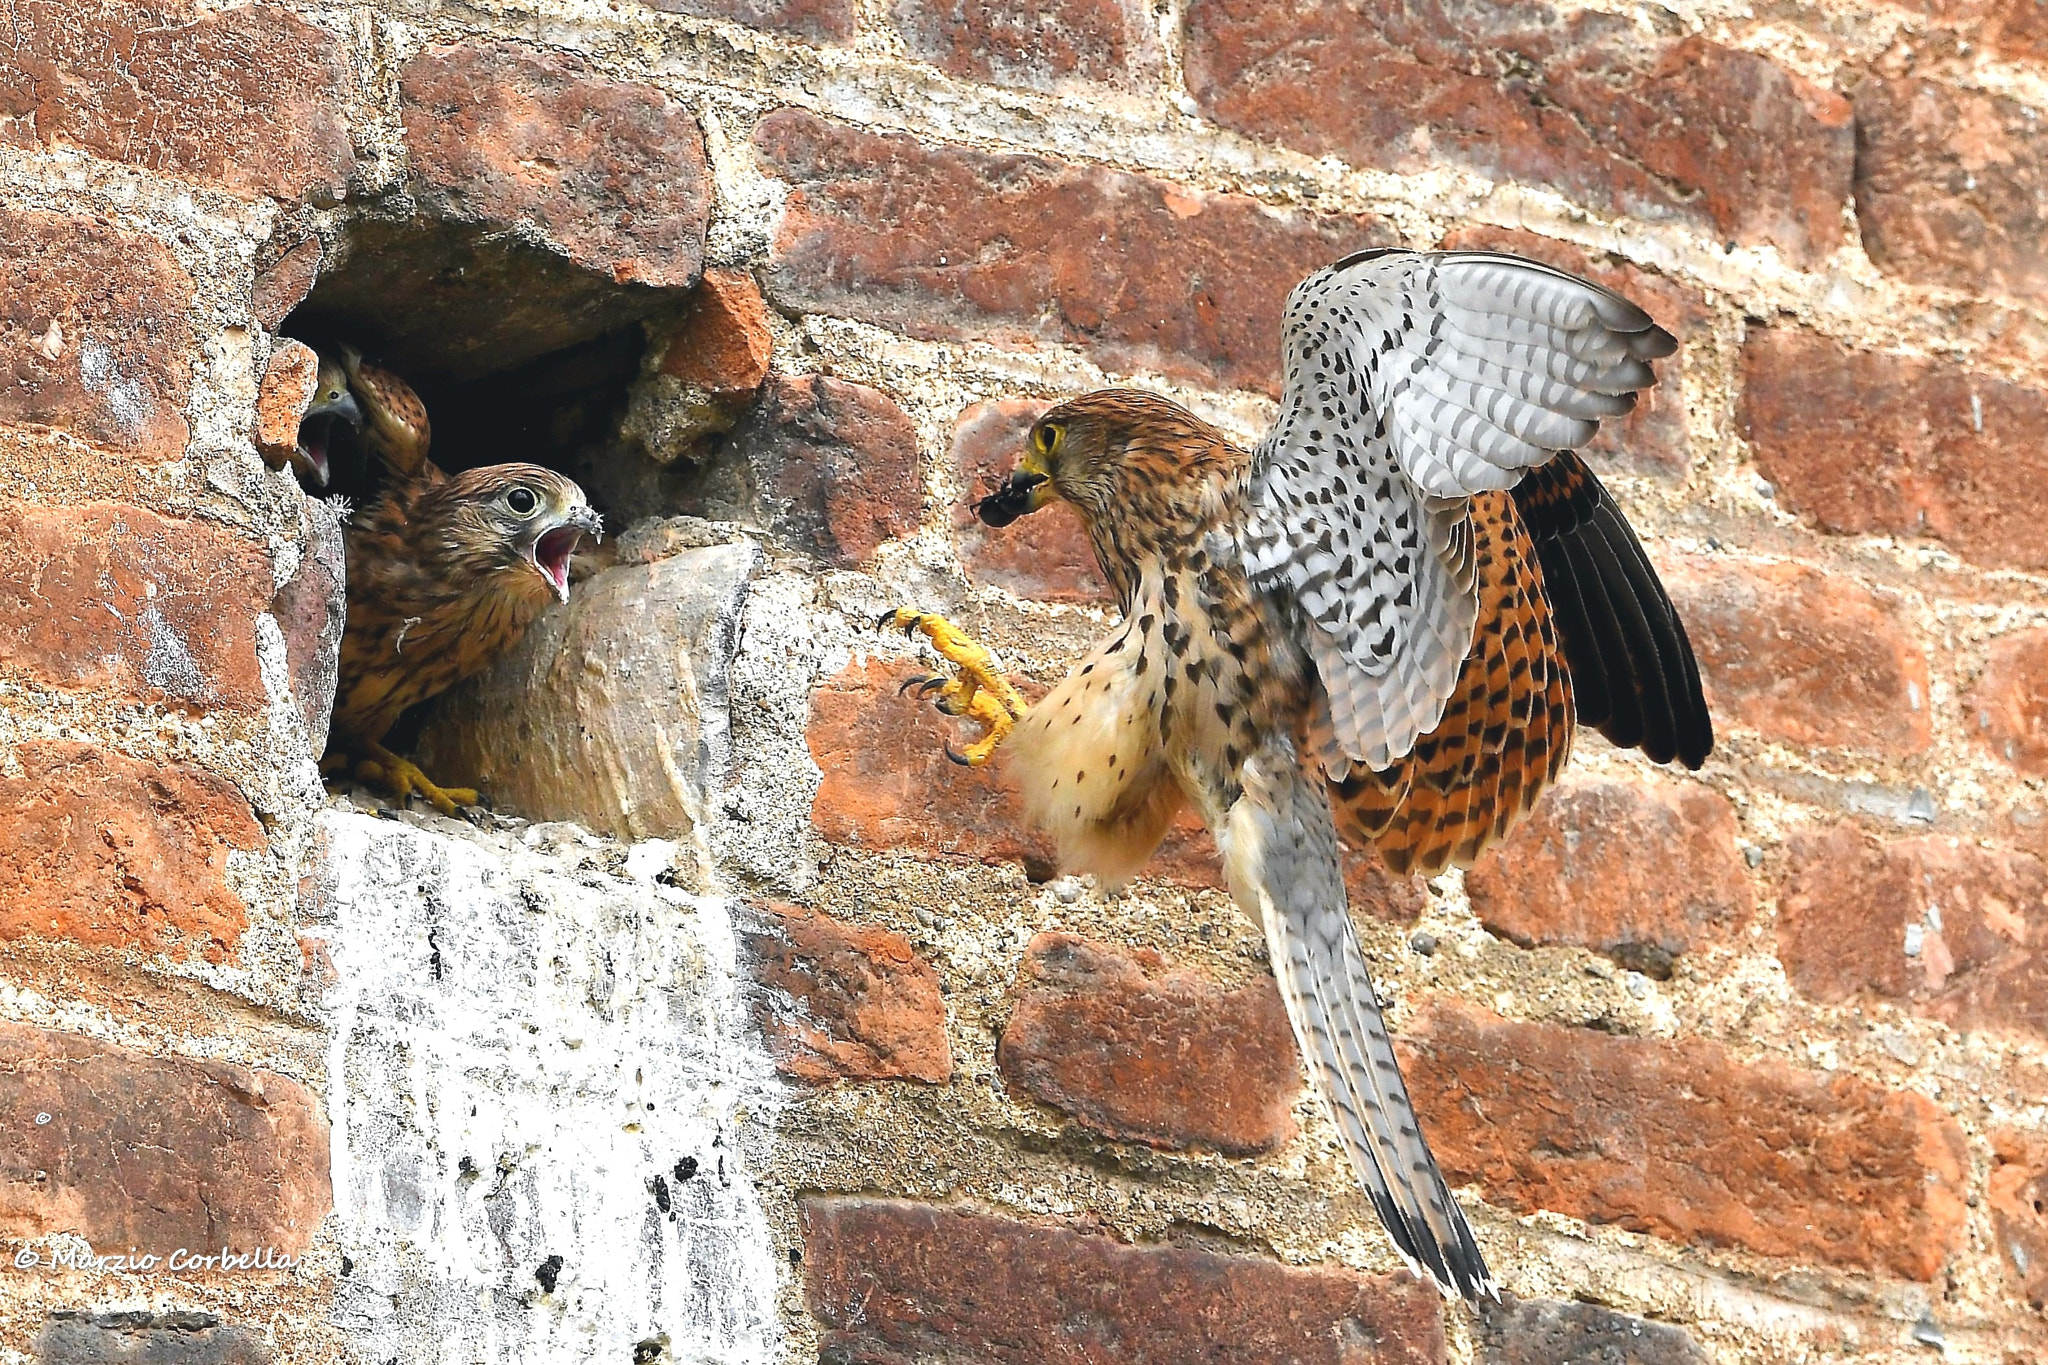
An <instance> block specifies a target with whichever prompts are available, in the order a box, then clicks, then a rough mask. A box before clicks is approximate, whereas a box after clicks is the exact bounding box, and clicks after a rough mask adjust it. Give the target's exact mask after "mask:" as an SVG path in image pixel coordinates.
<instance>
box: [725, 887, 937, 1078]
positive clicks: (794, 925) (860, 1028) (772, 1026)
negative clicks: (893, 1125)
mask: <svg viewBox="0 0 2048 1365" xmlns="http://www.w3.org/2000/svg"><path fill="white" fill-rule="evenodd" d="M759 914H760V923H759V927H757V928H753V929H750V930H749V931H748V932H747V933H746V935H745V943H746V948H747V953H748V956H749V957H750V959H751V967H752V971H753V974H754V980H755V981H756V982H757V983H759V985H760V986H761V988H762V990H761V992H760V994H759V995H758V996H757V997H756V1004H755V1017H756V1018H757V1019H758V1020H759V1022H760V1024H761V1028H762V1031H763V1033H765V1034H766V1035H767V1038H768V1045H769V1049H770V1051H771V1052H773V1054H774V1056H775V1066H776V1069H777V1070H778V1071H780V1072H782V1074H783V1075H785V1076H788V1077H790V1078H791V1079H793V1080H797V1081H801V1082H803V1083H804V1084H806V1085H829V1084H831V1083H832V1082H834V1081H840V1080H847V1081H890V1080H908V1081H929V1082H931V1083H932V1084H934V1085H944V1084H945V1083H946V1082H947V1081H948V1080H949V1079H951V1077H952V1075H953V1056H952V1052H951V1050H950V1049H949V1047H948V1045H947V1043H946V1007H945V1005H944V1004H943V1003H942V1002H941V1001H940V999H939V977H938V973H936V972H934V971H933V970H932V968H931V964H930V963H928V962H926V961H925V960H924V959H923V958H921V957H919V956H918V955H917V953H916V951H915V950H914V949H912V948H911V946H910V941H909V940H908V939H906V938H904V937H903V935H901V934H898V933H894V932H892V931H890V930H888V929H879V928H873V927H869V926H863V925H855V924H847V923H845V922H843V921H841V920H836V919H833V918H832V917H831V916H829V915H821V914H818V913H816V912H815V911H811V910H804V909H799V908H798V907H796V906H793V905H764V906H761V907H759Z"/></svg>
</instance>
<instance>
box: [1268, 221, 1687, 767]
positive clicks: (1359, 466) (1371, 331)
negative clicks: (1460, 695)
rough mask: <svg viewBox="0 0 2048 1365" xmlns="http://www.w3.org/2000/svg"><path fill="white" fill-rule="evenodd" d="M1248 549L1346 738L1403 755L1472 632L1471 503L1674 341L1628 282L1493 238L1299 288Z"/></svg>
mask: <svg viewBox="0 0 2048 1365" xmlns="http://www.w3.org/2000/svg"><path fill="white" fill-rule="evenodd" d="M1282 328H1283V339H1284V347H1285V352H1286V357H1285V358H1286V388H1285V391H1284V393H1283V396H1282V400H1281V411H1280V416H1279V419H1278V421H1277V422H1276V423H1275V424H1274V428H1273V431H1272V433H1271V434H1270V435H1268V436H1267V438H1266V440H1265V441H1264V442H1262V443H1261V445H1260V447H1259V449H1258V451H1257V453H1256V455H1255V457H1254V461H1253V468H1252V471H1251V474H1250V480H1251V483H1250V492H1251V498H1250V512H1249V515H1248V517H1247V524H1246V530H1245V544H1244V550H1245V557H1246V562H1247V565H1248V567H1249V568H1250V571H1251V573H1252V577H1253V579H1254V581H1255V582H1257V583H1258V584H1259V586H1260V587H1262V588H1264V589H1266V590H1267V591H1269V592H1272V593H1274V594H1275V595H1276V596H1278V597H1280V598H1281V599H1282V600H1283V601H1285V602H1288V603H1290V604H1291V606H1292V609H1293V612H1294V615H1295V616H1296V618H1297V620H1298V621H1299V623H1300V625H1301V628H1302V632H1303V636H1304V643H1305V645H1306V646H1307V648H1308V650H1309V653H1310V654H1311V656H1312V657H1313V658H1314V659H1315V662H1316V667H1317V671H1318V672H1319V673H1320V674H1321V676H1322V679H1323V684H1324V688H1325V691H1326V692H1327V693H1328V696H1329V704H1330V720H1331V727H1332V731H1333V733H1334V736H1335V738H1336V741H1337V743H1338V745H1339V747H1340V748H1341V749H1342V751H1343V752H1344V753H1345V754H1346V755H1347V756H1348V757H1349V758H1350V759H1352V760H1353V761H1355V762H1359V763H1363V764H1364V765H1365V766H1367V767H1370V768H1374V769H1384V768H1387V767H1390V766H1392V764H1393V763H1394V762H1395V760H1397V759H1399V758H1401V757H1402V756H1404V755H1405V754H1407V753H1408V752H1409V750H1410V749H1412V748H1413V746H1414V744H1415V741H1416V739H1417V738H1418V737H1420V736H1421V735H1423V734H1426V733H1428V732H1429V731H1430V730H1432V729H1434V728H1435V727H1436V725H1437V723H1438V722H1439V721H1440V720H1441V719H1442V715H1443V708H1444V703H1445V701H1446V699H1447V698H1448V697H1449V695H1450V693H1451V690H1452V688H1453V686H1454V685H1455V684H1456V682H1457V678H1458V673H1459V669H1460V667H1461V666H1462V664H1463V662H1464V659H1465V655H1466V653H1467V651H1468V649H1469V648H1470V645H1471V642H1472V628H1473V623H1474V621H1475V619H1476V617H1477V600H1476V597H1477V584H1476V579H1475V576H1474V573H1473V566H1472V559H1471V529H1470V525H1469V521H1468V507H1467V500H1468V499H1469V498H1470V497H1471V496H1472V495H1473V494H1475V493H1479V492H1483V491H1487V490H1500V489H1507V488H1511V487H1513V486H1514V485H1515V484H1516V482H1517V481H1518V480H1519V479H1520V478H1521V476H1522V473H1523V471H1525V470H1527V469H1529V468H1531V467H1533V466H1536V465H1539V464H1541V463H1543V462H1544V461H1545V460H1547V459H1549V458H1550V457H1551V456H1552V455H1553V454H1554V453H1555V452H1557V451H1560V450H1570V449H1573V448H1575V447H1577V446H1580V445H1583V444H1584V443H1585V442H1586V441H1588V440H1590V439H1591V438H1592V436H1593V433H1594V432H1595V431H1596V430H1597V429H1598V425H1599V420H1600V419H1601V418H1602V417H1611V416H1617V415H1619V414H1621V413H1625V412H1627V411H1629V409H1630V408H1632V407H1633V406H1634V405H1635V392H1636V391H1637V390H1639V389H1641V388H1643V387H1645V386H1646V385H1648V384H1649V383H1650V382H1651V381H1652V379H1653V378H1654V376H1653V375H1652V373H1651V370H1650V366H1649V363H1648V362H1649V361H1650V360H1652V359H1655V358H1657V357H1658V356H1664V355H1669V354H1670V353H1671V351H1672V350H1673V349H1674V348H1675V346H1676V342H1675V341H1674V340H1673V339H1672V337H1671V335H1670V334H1669V333H1667V332H1665V331H1664V330H1663V329H1661V328H1659V327H1658V326H1657V325H1656V324H1655V323H1654V322H1652V321H1651V320H1650V317H1649V315H1648V314H1646V313H1644V312H1643V311H1642V310H1641V309H1640V308H1637V307H1636V306H1635V305H1634V304H1632V303H1630V302H1629V301H1628V300H1627V299H1624V298H1622V297H1621V296H1620V295H1619V294H1616V293H1614V292H1612V291H1611V290H1607V289H1603V288H1601V287H1600V286H1598V285H1595V284H1590V283H1588V282H1586V281H1584V280H1580V279H1577V278H1575V277H1573V276H1571V275H1567V274H1565V273H1563V272H1562V271H1558V270H1553V269H1551V268H1550V267H1548V266H1544V265H1539V264H1537V263H1536V262H1533V261H1525V260H1522V259H1520V258H1518V257H1514V256H1504V255H1497V254H1495V253H1492V252H1477V251H1458V252H1410V251H1374V252H1366V253H1363V254H1361V255H1358V256H1353V257H1350V258H1348V259H1346V260H1343V261H1339V262H1338V263H1337V264H1336V265H1333V266H1330V267H1328V268H1327V269H1324V270H1321V271H1318V272H1316V273H1315V274H1314V275H1311V276H1309V277H1308V278H1307V279H1306V280H1303V281H1302V282H1301V284H1300V285H1298V286H1296V288H1295V290H1294V292H1293V294H1292V295H1290V296H1289V298H1288V301H1287V311H1286V315H1285V318H1284V320H1283V323H1282Z"/></svg>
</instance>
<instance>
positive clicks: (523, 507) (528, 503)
mask: <svg viewBox="0 0 2048 1365" xmlns="http://www.w3.org/2000/svg"><path fill="white" fill-rule="evenodd" d="M505 505H506V506H507V507H509V508H511V509H512V510H513V511H515V512H517V513H518V514H519V515H520V516H522V517H524V516H529V515H531V514H532V512H533V509H534V508H535V507H536V506H538V505H539V502H538V500H537V499H536V498H535V497H534V496H533V490H532V489H531V488H515V489H513V490H512V491H511V492H509V493H507V494H506V495H505Z"/></svg>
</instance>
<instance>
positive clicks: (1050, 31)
mask: <svg viewBox="0 0 2048 1365" xmlns="http://www.w3.org/2000/svg"><path fill="white" fill-rule="evenodd" d="M895 18H896V31H897V32H898V33H900V34H902V35H903V44H904V46H905V47H906V48H908V49H909V51H910V55H911V56H913V57H916V58H919V59H920V60H922V61H927V62H930V63H932V64H933V65H934V66H936V67H938V68H939V69H940V70H941V71H944V72H946V73H947V74H948V75H952V76H959V77H962V78H963V79H966V80H973V81H994V82H996V83H997V84H1000V85H1022V86H1035V87H1038V88H1040V89H1045V88H1050V87H1053V86H1057V85H1059V84H1060V83H1061V82H1063V81H1070V80H1083V81H1100V82H1106V83H1112V84H1118V85H1129V84H1131V83H1133V82H1134V80H1135V79H1138V78H1141V77H1142V76H1144V75H1146V74H1148V73H1150V72H1151V71H1153V70H1154V69H1156V66H1157V63H1158V60H1159V52H1158V42H1157V41H1156V40H1155V39H1154V37H1153V29H1152V11H1151V7H1150V6H1148V5H1142V4H1137V3H1134V2H1133V0H1052V2H1051V3H1048V4H1022V3H1019V0H896V4H895Z"/></svg>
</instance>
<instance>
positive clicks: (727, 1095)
mask: <svg viewBox="0 0 2048 1365" xmlns="http://www.w3.org/2000/svg"><path fill="white" fill-rule="evenodd" d="M320 825H321V827H322V830H323V832H324V835H325V837H326V841H327V843H328V846H329V849H330V857H329V862H328V869H329V871H328V876H329V882H330V886H329V893H330V894H329V895H328V896H327V897H326V898H325V910H324V912H323V914H324V915H325V916H326V917H328V918H330V920H331V922H330V923H328V924H326V925H324V926H322V925H317V924H316V925H314V926H311V927H309V933H311V934H314V935H318V934H320V933H325V934H327V935H328V936H329V937H328V943H329V952H330V955H331V957H332V959H333V961H334V964H335V968H336V970H337V971H338V972H339V974H340V980H339V983H338V984H337V985H336V986H335V987H334V988H333V989H332V990H331V991H330V993H329V996H328V1000H327V1006H328V1010H329V1015H330V1022H331V1025H332V1029H333V1032H332V1034H331V1042H330V1044H329V1049H328V1059H327V1065H328V1077H329V1089H328V1106H329V1117H330V1122H331V1123H332V1125H333V1126H332V1138H331V1142H332V1150H331V1160H332V1175H333V1182H334V1204H335V1213H336V1217H337V1241H338V1244H339V1249H340V1251H341V1252H342V1254H344V1255H346V1256H347V1257H348V1258H349V1259H350V1262H351V1268H350V1271H349V1273H348V1274H347V1275H345V1276H343V1277H342V1278H341V1279H340V1282H339V1287H338V1294H337V1307H336V1313H335V1317H336V1321H337V1324H338V1325H339V1326H340V1328H341V1329H342V1330H343V1332H344V1333H345V1334H346V1335H347V1336H348V1338H349V1339H350V1341H351V1343H352V1344H353V1345H354V1346H355V1347H356V1349H357V1351H358V1352H359V1353H360V1354H361V1356H362V1357H363V1358H366V1359H374V1360H379V1361H384V1360H393V1359H396V1360H400V1361H406V1362H413V1361H437V1362H438V1361H467V1360H477V1361H486V1360H487V1361H492V1362H521V1361H533V1362H550V1363H553V1362H573V1361H584V1360H590V1361H598V1360H602V1361H606V1362H609V1363H610V1365H617V1362H620V1361H629V1360H632V1359H633V1358H634V1356H635V1348H636V1347H639V1346H641V1345H642V1344H643V1343H649V1342H653V1343H657V1344H659V1345H660V1347H661V1348H662V1349H661V1353H660V1356H659V1359H662V1360H664V1361H679V1362H692V1363H694V1362H701V1363H702V1365H712V1362H717V1365H751V1362H757V1361H758V1362H763V1363H764V1365H765V1362H768V1361H770V1360H772V1359H773V1358H774V1355H775V1349H776V1344H777V1340H778V1336H779V1331H778V1328H777V1325H776V1315H775V1293H776V1263H775V1259H774V1249H773V1245H772V1243H771V1239H770V1232H769V1227H768V1223H767V1219H766V1217H765V1215H764V1213H763V1209H762V1204H761V1200H760V1198H759V1196H758V1195H757V1194H756V1192H755V1189H754V1187H753V1185H752V1183H751V1180H750V1177H749V1172H748V1160H747V1153H748V1152H759V1151H762V1150H765V1147H766V1144H767V1143H768V1141H769V1139H770V1137H771V1135H772V1128H773V1122H774V1119H775V1116H776V1114H777V1112H778V1109H779V1105H780V1095H781V1091H780V1088H779V1086H778V1084H777V1082H776V1081H775V1079H774V1073H773V1068H772V1065H771V1063H770V1061H769V1059H768V1058H767V1056H766V1054H765V1053H764V1052H763V1051H762V1049H761V1047H760V1044H759V1042H758V1040H757V1038H755V1037H754V1036H752V1033H751V1025H750V1023H749V1022H748V1020H747V1017H746V1011H745V1008H744V1005H743V1002H742V998H741V983H740V976H739V972H738V968H737V963H736V957H735V951H736V950H735V941H734V937H733V933H732V926H731V922H730V918H729V914H728V907H727V905H726V903H725V902H723V901H721V900H717V899H707V898H699V897H693V896H690V895H687V894H685V893H683V892H680V891H677V890H675V889H673V888H671V887H668V886H664V885H660V884H658V883H656V882H655V881H654V880H652V874H653V873H654V872H656V871H659V870H661V869H664V868H666V866H667V865H668V860H667V856H664V855H672V854H673V852H674V850H673V848H672V847H666V848H651V849H650V848H648V847H646V846H641V847H636V848H635V849H632V850H624V849H622V848H621V846H620V845H617V844H614V843H611V842H609V841H605V840H600V839H596V838H594V837H592V836H589V835H586V834H583V833H582V832H580V831H576V830H574V829H573V828H571V827H568V826H532V827H529V828H528V829H527V830H526V831H525V834H524V836H523V838H522V839H514V838H511V837H509V836H504V835H491V834H484V833H475V834H470V833H466V832H465V833H462V834H452V833H442V832H440V831H439V830H438V829H436V830H430V829H426V828H419V827H414V826H412V825H410V824H406V823H401V822H397V821H390V820H379V819H375V818H372V817H369V816H366V815H362V814H357V813H355V812H349V811H340V810H333V809H330V810H327V811H323V812H322V813H321V815H320ZM554 1257H559V1258H560V1261H559V1263H556V1262H554V1261H553V1260H552V1259H551V1258H554ZM557 1265H558V1269H555V1270H554V1272H553V1274H552V1279H553V1288H552V1290H550V1289H548V1288H546V1287H545V1285H544V1283H543V1281H544V1280H545V1279H547V1278H550V1277H549V1276H548V1275H546V1274H537V1272H540V1271H541V1270H542V1267H544V1266H549V1267H555V1266H557Z"/></svg>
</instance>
